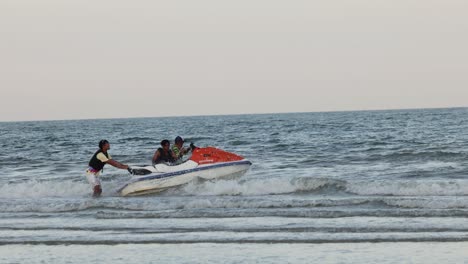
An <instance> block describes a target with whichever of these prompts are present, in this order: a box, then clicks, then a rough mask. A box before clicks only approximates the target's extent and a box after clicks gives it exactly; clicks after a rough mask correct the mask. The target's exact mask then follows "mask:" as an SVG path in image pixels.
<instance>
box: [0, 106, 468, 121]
mask: <svg viewBox="0 0 468 264" xmlns="http://www.w3.org/2000/svg"><path fill="white" fill-rule="evenodd" d="M464 108H468V106H450V107H414V108H411V107H410V108H389V109H359V110H325V111H304V112H302V111H291V112H258V113H241V114H198V115H173V116H169V115H168V116H131V117H97V118H69V119H68V118H64V119H37V120H10V121H2V120H0V123H29V122H61V121H91V120H117V119H145V118H181V117H210V116H242V115H246V116H248V115H275V114H279V115H281V114H307V113H343V112H382V111H415V110H437V109H464Z"/></svg>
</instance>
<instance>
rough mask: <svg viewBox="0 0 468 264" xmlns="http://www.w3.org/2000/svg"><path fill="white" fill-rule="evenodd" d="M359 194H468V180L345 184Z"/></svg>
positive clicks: (351, 190)
mask: <svg viewBox="0 0 468 264" xmlns="http://www.w3.org/2000/svg"><path fill="white" fill-rule="evenodd" d="M346 191H348V192H351V193H355V194H359V195H397V196H459V195H468V180H450V181H447V180H444V181H443V180H431V181H429V180H424V181H423V180H398V181H359V182H349V183H347V184H346Z"/></svg>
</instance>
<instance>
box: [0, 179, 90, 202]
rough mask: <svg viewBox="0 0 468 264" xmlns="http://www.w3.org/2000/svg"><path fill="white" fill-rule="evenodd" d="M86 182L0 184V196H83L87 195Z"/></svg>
mask: <svg viewBox="0 0 468 264" xmlns="http://www.w3.org/2000/svg"><path fill="white" fill-rule="evenodd" d="M89 193H90V186H89V184H87V183H86V182H76V181H71V180H66V181H61V182H57V181H35V180H32V181H26V182H21V183H7V184H4V185H1V186H0V198H42V197H83V196H84V195H89Z"/></svg>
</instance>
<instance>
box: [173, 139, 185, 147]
mask: <svg viewBox="0 0 468 264" xmlns="http://www.w3.org/2000/svg"><path fill="white" fill-rule="evenodd" d="M174 142H175V144H176V145H177V146H178V147H179V148H180V147H182V145H184V139H183V138H182V137H180V136H177V137H176V138H175V140H174Z"/></svg>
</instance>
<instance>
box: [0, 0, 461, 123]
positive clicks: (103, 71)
mask: <svg viewBox="0 0 468 264" xmlns="http://www.w3.org/2000/svg"><path fill="white" fill-rule="evenodd" d="M0 91H1V96H0V121H11V120H49V119H82V118H108V117H116V118H118V117H151V116H178V115H217V114H242V113H277V112H311V111H336V110H366V109H395V108H422V107H424V108H426V107H459V106H468V1H466V0H439V1H433V0H334V1H325V0H320V1H315V0H307V1H294V0H284V1H276V0H262V1H258V0H235V1H232V0H230V1H227V0H226V1H225V0H196V1H194V0H170V1H157V0H132V1H128V0H42V1H37V0H0Z"/></svg>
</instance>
